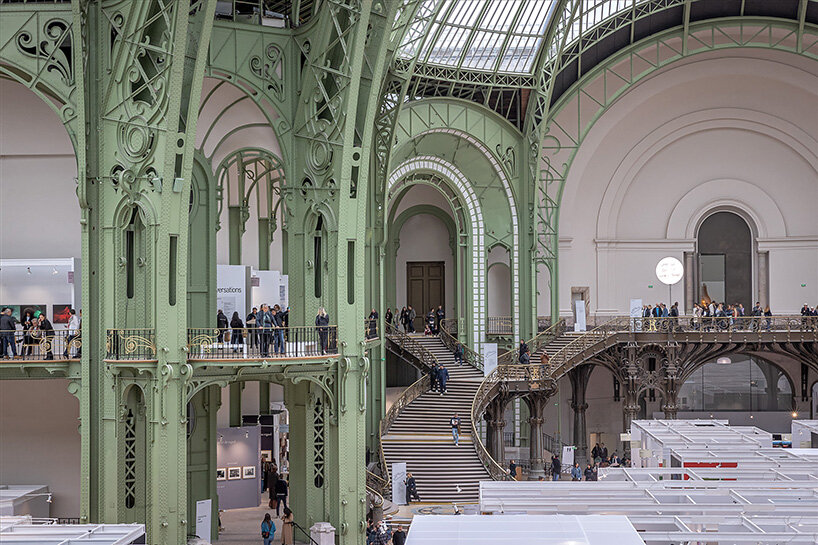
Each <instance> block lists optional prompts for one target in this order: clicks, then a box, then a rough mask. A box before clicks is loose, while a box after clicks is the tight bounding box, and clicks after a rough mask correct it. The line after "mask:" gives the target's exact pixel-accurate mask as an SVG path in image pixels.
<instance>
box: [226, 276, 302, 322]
mask: <svg viewBox="0 0 818 545" xmlns="http://www.w3.org/2000/svg"><path fill="white" fill-rule="evenodd" d="M288 301H289V277H288V276H287V275H286V274H281V272H280V271H262V270H258V269H254V268H252V267H249V266H247V265H216V306H217V308H219V309H221V310H223V311H224V313H225V315H227V319H228V320H229V319H230V318H231V317H232V316H233V312H234V311H238V313H239V317H240V318H241V320H242V322H243V321H244V320H245V318H247V315H248V314H249V313H250V310H251V309H252V308H253V307H261V304H262V303H267V304H268V305H270V306H271V307H272V306H273V305H279V306H280V307H281V308H287V305H288V304H289V303H288ZM214 320H215V316H214Z"/></svg>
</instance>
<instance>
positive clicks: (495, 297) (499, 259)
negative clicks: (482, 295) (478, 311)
mask: <svg viewBox="0 0 818 545" xmlns="http://www.w3.org/2000/svg"><path fill="white" fill-rule="evenodd" d="M486 262H487V270H486V312H487V313H488V314H487V316H488V324H487V327H488V331H487V333H488V334H489V335H501V336H506V337H507V336H508V335H510V334H511V333H512V331H513V329H512V323H513V318H512V314H511V312H512V290H513V280H512V274H511V268H510V267H509V264H510V262H511V252H509V249H508V248H507V247H505V246H503V245H502V244H495V245H494V246H493V247H492V248H491V249H490V250H489V251H488V254H487V259H486Z"/></svg>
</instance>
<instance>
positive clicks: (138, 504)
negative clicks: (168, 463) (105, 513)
mask: <svg viewBox="0 0 818 545" xmlns="http://www.w3.org/2000/svg"><path fill="white" fill-rule="evenodd" d="M122 399H123V405H122V417H121V418H120V420H119V433H118V434H117V437H118V438H119V441H118V443H119V453H118V456H119V459H120V460H121V461H122V463H121V464H119V465H118V466H119V483H118V489H119V491H120V493H119V494H118V501H119V502H120V506H119V513H120V516H121V517H122V522H126V523H144V522H145V520H146V517H147V487H148V486H149V484H150V483H148V482H147V479H146V476H147V475H148V473H147V463H148V452H147V421H146V414H147V407H146V401H145V393H144V392H143V391H142V389H141V388H140V387H139V386H135V385H133V386H130V387H128V389H127V390H126V391H125V392H123V396H122Z"/></svg>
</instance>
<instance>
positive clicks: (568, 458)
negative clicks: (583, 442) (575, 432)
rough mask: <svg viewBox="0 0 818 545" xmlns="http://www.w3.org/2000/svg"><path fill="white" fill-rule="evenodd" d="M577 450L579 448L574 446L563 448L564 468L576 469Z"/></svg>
mask: <svg viewBox="0 0 818 545" xmlns="http://www.w3.org/2000/svg"><path fill="white" fill-rule="evenodd" d="M575 450H577V447H575V446H573V445H567V446H564V447H562V460H561V462H562V467H563V468H566V467H567V468H571V467H574V451H575Z"/></svg>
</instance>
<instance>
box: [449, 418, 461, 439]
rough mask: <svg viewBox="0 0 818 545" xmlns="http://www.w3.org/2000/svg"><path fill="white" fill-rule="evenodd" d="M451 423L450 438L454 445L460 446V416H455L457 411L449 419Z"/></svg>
mask: <svg viewBox="0 0 818 545" xmlns="http://www.w3.org/2000/svg"><path fill="white" fill-rule="evenodd" d="M451 425H452V439H454V446H456V447H458V446H460V443H459V442H460V417H459V416H457V413H454V416H453V417H452V420H451Z"/></svg>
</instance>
